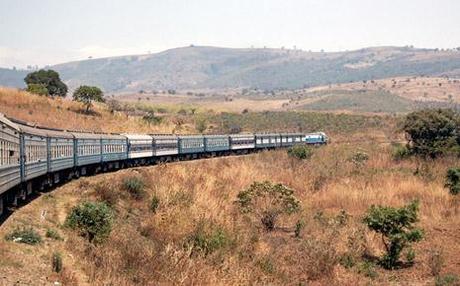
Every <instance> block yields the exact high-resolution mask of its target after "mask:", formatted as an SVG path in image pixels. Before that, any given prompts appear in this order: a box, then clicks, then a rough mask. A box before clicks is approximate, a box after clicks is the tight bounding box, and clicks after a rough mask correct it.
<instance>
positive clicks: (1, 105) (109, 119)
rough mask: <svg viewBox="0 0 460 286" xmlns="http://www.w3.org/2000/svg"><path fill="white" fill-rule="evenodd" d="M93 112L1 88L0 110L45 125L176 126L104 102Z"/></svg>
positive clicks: (90, 128)
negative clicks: (116, 109)
mask: <svg viewBox="0 0 460 286" xmlns="http://www.w3.org/2000/svg"><path fill="white" fill-rule="evenodd" d="M93 110H94V111H95V112H94V114H91V115H89V114H85V113H84V112H83V111H84V108H83V107H82V106H81V105H80V104H79V103H76V102H72V101H70V100H66V99H61V98H57V99H52V98H47V97H43V96H38V95H33V94H30V93H28V92H24V91H19V90H16V89H11V88H3V87H0V112H1V113H3V114H6V115H7V116H9V117H13V118H16V119H20V120H23V121H27V122H30V123H33V124H38V125H41V126H46V127H53V128H61V129H68V130H86V131H100V132H120V133H121V132H144V133H155V132H157V133H160V132H162V133H170V132H171V131H172V129H173V128H174V125H172V124H170V123H166V124H160V125H149V124H146V123H145V122H144V121H143V120H142V119H141V118H139V117H128V116H127V115H125V114H123V113H118V112H115V113H111V112H110V111H109V109H108V108H107V106H106V105H105V104H96V105H95V107H94V109H93Z"/></svg>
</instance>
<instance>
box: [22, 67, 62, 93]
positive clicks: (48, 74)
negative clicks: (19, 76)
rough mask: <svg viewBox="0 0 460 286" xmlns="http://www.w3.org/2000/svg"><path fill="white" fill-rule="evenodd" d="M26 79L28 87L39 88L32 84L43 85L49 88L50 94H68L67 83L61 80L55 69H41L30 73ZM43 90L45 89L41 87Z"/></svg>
mask: <svg viewBox="0 0 460 286" xmlns="http://www.w3.org/2000/svg"><path fill="white" fill-rule="evenodd" d="M24 81H25V82H26V84H27V89H28V90H29V89H34V90H37V86H35V87H32V86H31V85H32V84H34V85H42V86H43V87H45V88H46V90H47V93H46V94H47V95H50V96H62V97H64V96H66V94H67V85H65V83H63V82H62V81H61V79H60V78H59V74H58V73H57V72H55V71H53V70H39V71H35V72H31V73H29V74H28V75H27V76H26V78H25V79H24ZM41 91H44V90H43V89H41Z"/></svg>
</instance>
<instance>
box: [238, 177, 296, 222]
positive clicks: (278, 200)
mask: <svg viewBox="0 0 460 286" xmlns="http://www.w3.org/2000/svg"><path fill="white" fill-rule="evenodd" d="M237 203H238V204H239V206H240V209H241V212H242V213H251V214H253V215H255V216H256V217H257V218H258V219H259V220H260V221H261V222H262V224H263V226H264V227H265V229H266V230H267V231H272V230H274V229H275V226H276V221H277V219H278V217H279V216H280V215H282V214H288V215H289V214H292V213H295V212H298V211H299V210H300V201H299V200H298V199H297V198H296V197H295V196H294V191H293V190H291V189H289V188H288V187H286V186H284V185H282V184H272V183H270V182H268V181H265V182H254V183H253V184H252V185H251V186H249V188H248V189H246V190H244V191H242V192H240V193H239V194H238V199H237Z"/></svg>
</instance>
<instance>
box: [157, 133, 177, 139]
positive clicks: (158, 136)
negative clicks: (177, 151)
mask: <svg viewBox="0 0 460 286" xmlns="http://www.w3.org/2000/svg"><path fill="white" fill-rule="evenodd" d="M150 136H152V137H153V139H178V137H177V136H176V135H173V134H153V135H150Z"/></svg>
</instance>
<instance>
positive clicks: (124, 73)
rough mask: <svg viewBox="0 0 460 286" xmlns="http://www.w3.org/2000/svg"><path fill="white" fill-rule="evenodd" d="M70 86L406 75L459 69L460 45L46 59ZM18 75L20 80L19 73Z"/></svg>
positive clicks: (0, 79) (6, 81)
mask: <svg viewBox="0 0 460 286" xmlns="http://www.w3.org/2000/svg"><path fill="white" fill-rule="evenodd" d="M50 68H52V69H55V70H57V71H58V72H59V73H60V74H61V77H62V78H63V79H64V80H65V81H66V82H67V84H68V85H69V86H70V87H71V88H75V87H76V86H78V85H80V84H91V85H97V86H100V87H102V88H103V89H104V90H105V91H106V92H122V91H139V90H145V91H150V90H165V89H222V88H260V89H276V88H301V87H305V86H316V85H324V84H329V83H343V82H350V81H362V80H371V79H378V78H388V77H394V76H409V75H430V76H443V75H446V76H450V77H460V51H457V50H455V51H454V50H450V51H439V50H428V49H414V48H409V47H376V48H366V49H361V50H356V51H346V52H334V53H322V52H305V51H300V50H284V49H230V48H216V47H185V48H176V49H171V50H167V51H164V52H161V53H156V54H148V55H131V56H121V57H111V58H101V59H90V60H84V61H76V62H69V63H64V64H59V65H55V66H52V67H50ZM10 72H13V71H11V70H4V69H1V70H0V85H10V86H11V85H12V86H18V85H19V83H21V80H22V78H23V77H24V73H23V72H22V71H16V72H15V74H16V75H17V78H16V77H14V76H13V75H12V74H10V75H9V76H4V74H8V73H10ZM19 79H21V80H19Z"/></svg>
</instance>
